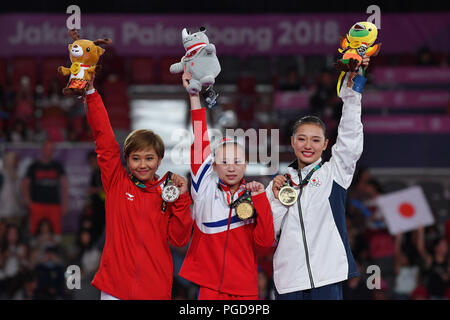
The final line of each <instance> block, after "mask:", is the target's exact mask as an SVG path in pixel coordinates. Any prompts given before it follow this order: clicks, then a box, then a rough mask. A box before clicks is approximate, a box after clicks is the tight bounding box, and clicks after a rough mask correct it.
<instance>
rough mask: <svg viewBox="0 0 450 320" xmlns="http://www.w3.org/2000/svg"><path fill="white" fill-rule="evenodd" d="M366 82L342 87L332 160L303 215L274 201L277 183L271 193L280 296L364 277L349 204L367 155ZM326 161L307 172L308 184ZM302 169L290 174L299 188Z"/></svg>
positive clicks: (304, 201) (305, 198)
mask: <svg viewBox="0 0 450 320" xmlns="http://www.w3.org/2000/svg"><path fill="white" fill-rule="evenodd" d="M346 80H347V79H345V81H344V83H346ZM361 81H362V82H365V78H363V77H361V76H357V78H355V79H354V82H355V85H354V86H353V88H348V87H346V86H343V87H342V90H341V94H340V97H341V98H342V100H343V102H344V105H343V109H342V118H341V120H340V123H339V127H338V137H337V140H336V143H335V144H334V146H333V147H332V156H331V158H330V161H328V162H325V163H324V164H323V165H322V167H321V168H320V169H319V170H317V171H316V172H314V174H313V175H312V177H311V180H310V181H309V183H308V184H307V185H306V186H305V187H304V188H303V190H302V194H301V196H300V197H299V199H298V200H297V201H300V205H301V212H299V209H298V204H297V203H295V204H293V205H292V206H289V207H287V206H284V205H283V204H282V203H281V202H280V201H279V200H278V199H276V198H275V197H274V195H273V192H272V182H271V183H270V184H269V186H268V187H267V189H266V193H267V195H268V198H269V202H270V205H271V209H272V213H273V218H274V228H275V238H276V240H277V242H278V246H277V248H276V251H275V254H274V259H273V267H274V283H275V287H276V289H277V291H278V293H280V294H284V293H289V292H294V291H299V290H307V289H311V288H317V287H321V286H325V285H328V284H333V283H337V282H340V281H343V280H346V279H349V278H352V277H356V276H358V275H359V272H358V270H357V267H356V264H355V260H354V258H353V255H352V252H351V249H350V244H349V241H348V236H347V228H346V224H345V200H346V193H347V189H348V187H349V186H350V184H351V182H352V179H353V174H354V172H355V167H356V162H357V161H358V159H359V158H360V156H361V153H362V150H363V125H362V123H361V91H362V84H361ZM355 90H356V91H355ZM321 161H322V159H319V160H318V161H316V162H315V163H312V164H310V165H308V166H306V167H305V168H303V169H301V176H302V178H305V176H306V175H307V174H308V173H309V172H310V171H311V170H312V169H313V168H314V167H315V166H316V165H317V164H319V163H320V162H321ZM297 169H298V166H297V161H295V162H294V163H292V164H291V165H290V166H289V167H288V170H287V173H289V174H290V175H291V178H292V179H293V181H294V182H295V183H299V176H298V171H297ZM297 192H298V193H299V190H297Z"/></svg>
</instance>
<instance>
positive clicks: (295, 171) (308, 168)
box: [288, 158, 322, 183]
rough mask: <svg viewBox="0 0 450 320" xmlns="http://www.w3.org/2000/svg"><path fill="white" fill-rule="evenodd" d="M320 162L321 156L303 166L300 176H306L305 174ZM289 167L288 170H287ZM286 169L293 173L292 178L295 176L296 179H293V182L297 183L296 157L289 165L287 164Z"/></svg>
mask: <svg viewBox="0 0 450 320" xmlns="http://www.w3.org/2000/svg"><path fill="white" fill-rule="evenodd" d="M320 162H322V158H319V159H318V160H317V161H316V162H313V163H311V164H308V165H307V166H305V167H304V168H302V170H301V173H302V177H303V178H304V177H306V175H307V174H308V173H309V172H310V171H311V170H312V169H313V168H314V167H315V166H316V165H318V164H319V163H320ZM289 168H290V170H289ZM288 170H289V171H290V172H289V173H290V174H291V176H292V174H294V179H295V178H297V181H295V180H294V182H295V183H298V159H296V160H295V161H293V162H292V163H291V164H290V165H289V166H288Z"/></svg>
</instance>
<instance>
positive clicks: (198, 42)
mask: <svg viewBox="0 0 450 320" xmlns="http://www.w3.org/2000/svg"><path fill="white" fill-rule="evenodd" d="M205 32H206V29H205V28H204V27H201V28H200V31H199V32H196V33H193V34H191V33H190V32H189V31H187V30H186V28H184V29H183V30H182V32H181V36H182V40H183V46H184V49H185V50H186V54H185V56H184V57H183V58H181V62H178V63H174V64H172V65H171V66H170V73H181V72H183V71H184V70H185V68H186V72H190V73H191V74H192V79H191V80H190V81H189V86H188V87H187V88H186V90H187V91H188V92H189V93H190V94H195V93H199V92H200V91H201V90H202V87H211V86H212V85H213V84H214V82H215V78H216V77H217V76H218V75H219V73H220V63H219V60H218V59H217V56H216V47H215V46H214V45H213V44H212V43H209V39H208V37H207V35H206V33H205Z"/></svg>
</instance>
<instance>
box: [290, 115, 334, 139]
mask: <svg viewBox="0 0 450 320" xmlns="http://www.w3.org/2000/svg"><path fill="white" fill-rule="evenodd" d="M303 124H315V125H317V126H319V127H321V128H322V130H323V135H324V136H325V138H326V137H327V128H326V126H325V123H323V121H322V120H321V119H320V118H319V117H316V116H304V117H303V118H301V119H299V120H297V121H296V122H295V123H294V126H293V127H292V136H294V135H295V132H297V129H298V128H299V127H300V126H301V125H303Z"/></svg>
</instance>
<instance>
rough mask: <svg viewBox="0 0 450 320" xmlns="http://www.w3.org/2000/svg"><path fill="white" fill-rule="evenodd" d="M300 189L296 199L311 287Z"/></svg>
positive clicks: (312, 283) (311, 278) (311, 280)
mask: <svg viewBox="0 0 450 320" xmlns="http://www.w3.org/2000/svg"><path fill="white" fill-rule="evenodd" d="M300 178H301V175H300ZM302 191H303V189H302V188H300V194H299V195H298V200H297V201H298V215H299V217H300V227H301V229H302V236H303V247H304V248H305V256H306V266H307V267H308V274H309V281H310V282H311V288H314V281H313V277H312V272H311V264H310V263H309V253H308V243H307V242H306V232H305V224H304V222H303V213H302V206H301V203H300V198H301V195H302Z"/></svg>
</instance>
